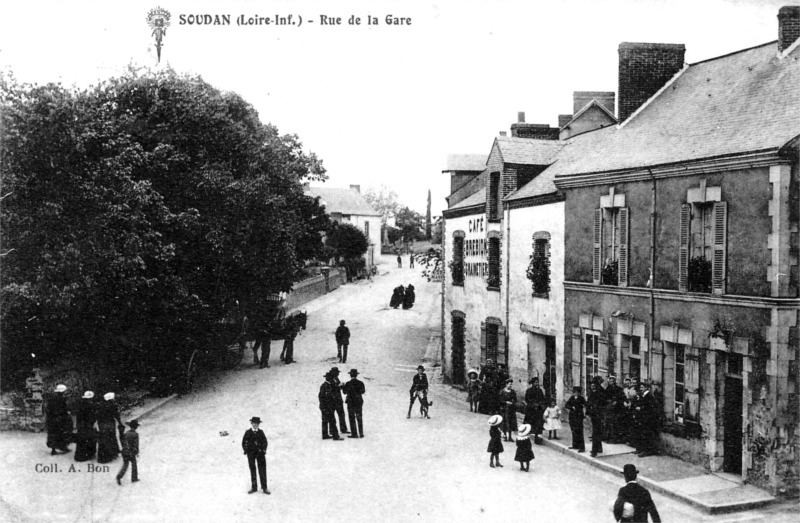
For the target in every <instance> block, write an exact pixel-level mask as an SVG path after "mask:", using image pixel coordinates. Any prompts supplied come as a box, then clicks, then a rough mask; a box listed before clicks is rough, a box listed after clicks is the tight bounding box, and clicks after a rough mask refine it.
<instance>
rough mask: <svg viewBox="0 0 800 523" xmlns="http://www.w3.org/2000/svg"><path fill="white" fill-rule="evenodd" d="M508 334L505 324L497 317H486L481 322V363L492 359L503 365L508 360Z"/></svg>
mask: <svg viewBox="0 0 800 523" xmlns="http://www.w3.org/2000/svg"><path fill="white" fill-rule="evenodd" d="M507 340H508V336H507V331H506V328H505V326H503V323H502V322H501V321H500V320H499V319H497V318H486V321H485V322H481V364H482V365H484V364H486V360H487V359H488V360H492V361H493V362H495V363H496V364H498V365H500V364H503V365H505V364H506V363H507V361H508V343H507Z"/></svg>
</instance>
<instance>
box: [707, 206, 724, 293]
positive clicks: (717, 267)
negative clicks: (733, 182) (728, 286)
mask: <svg viewBox="0 0 800 523" xmlns="http://www.w3.org/2000/svg"><path fill="white" fill-rule="evenodd" d="M727 247H728V202H715V203H714V259H713V260H712V269H711V287H712V291H713V292H714V294H725V280H726V275H727V271H726V262H727V260H726V256H727Z"/></svg>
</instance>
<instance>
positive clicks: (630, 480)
mask: <svg viewBox="0 0 800 523" xmlns="http://www.w3.org/2000/svg"><path fill="white" fill-rule="evenodd" d="M622 474H623V475H624V476H625V482H626V483H627V484H626V485H625V486H624V487H622V488H621V489H619V494H617V501H615V502H614V519H616V520H617V521H626V522H627V521H632V522H636V523H647V515H648V514H650V518H651V519H652V520H653V523H660V522H661V516H659V515H658V510H656V504H655V503H653V498H652V497H650V492H649V491H648V490H647V489H646V488H644V487H642V486H641V485H639V484H638V483H637V482H636V476H637V475H638V474H639V471H638V470H636V467H635V466H634V465H632V464H630V463H628V464H627V465H625V467H623V469H622ZM626 503H628V504H630V505H631V506H632V507H625V504H626ZM631 508H632V510H631Z"/></svg>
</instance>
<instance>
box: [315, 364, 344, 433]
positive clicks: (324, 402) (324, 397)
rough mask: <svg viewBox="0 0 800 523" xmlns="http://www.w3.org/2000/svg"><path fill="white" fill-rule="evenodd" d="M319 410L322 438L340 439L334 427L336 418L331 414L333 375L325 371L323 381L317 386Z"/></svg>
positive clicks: (332, 409)
mask: <svg viewBox="0 0 800 523" xmlns="http://www.w3.org/2000/svg"><path fill="white" fill-rule="evenodd" d="M318 398H319V411H320V413H321V414H322V439H333V440H335V441H341V440H342V438H340V437H339V431H338V430H337V429H336V418H335V417H334V415H333V411H334V405H333V376H331V373H330V372H326V373H325V381H324V382H322V385H320V387H319V396H318Z"/></svg>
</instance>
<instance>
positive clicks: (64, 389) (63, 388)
mask: <svg viewBox="0 0 800 523" xmlns="http://www.w3.org/2000/svg"><path fill="white" fill-rule="evenodd" d="M56 392H67V386H66V385H64V384H63V383H59V384H58V385H56Z"/></svg>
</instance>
